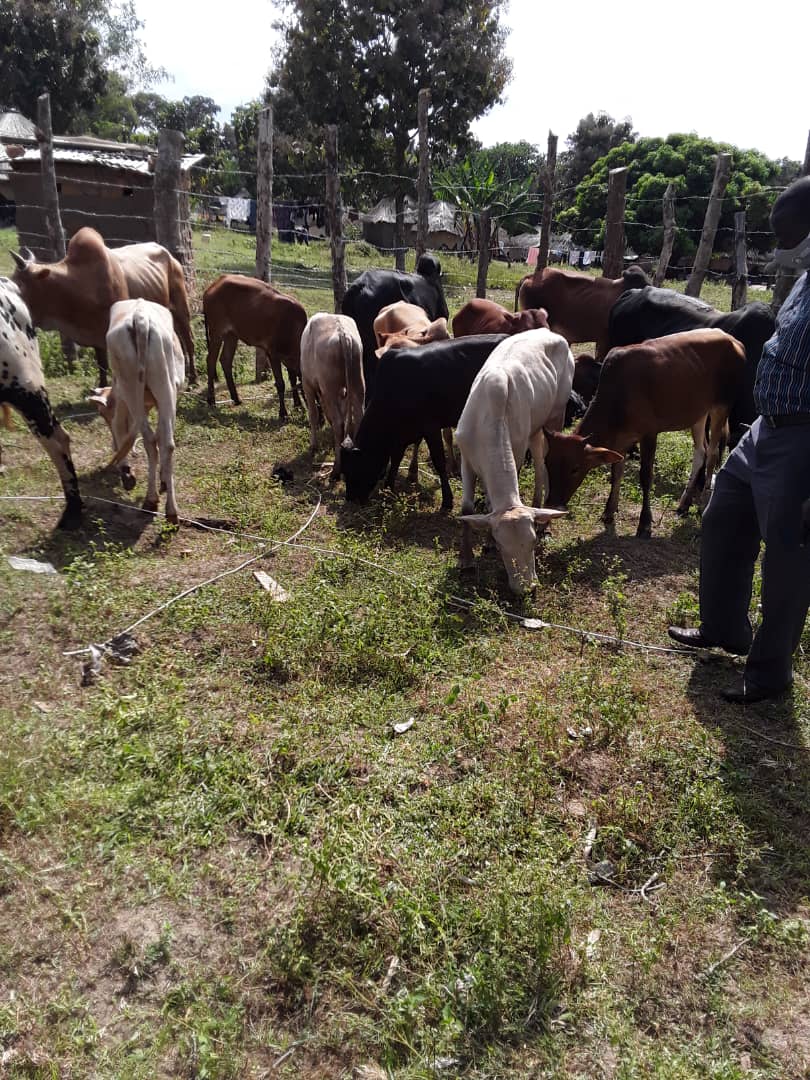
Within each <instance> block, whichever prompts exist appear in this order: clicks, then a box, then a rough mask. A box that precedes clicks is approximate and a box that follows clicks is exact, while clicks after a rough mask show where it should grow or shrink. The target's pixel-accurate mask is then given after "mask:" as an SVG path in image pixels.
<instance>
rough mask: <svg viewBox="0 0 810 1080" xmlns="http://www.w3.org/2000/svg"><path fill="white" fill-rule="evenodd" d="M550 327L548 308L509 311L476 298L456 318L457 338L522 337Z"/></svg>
mask: <svg viewBox="0 0 810 1080" xmlns="http://www.w3.org/2000/svg"><path fill="white" fill-rule="evenodd" d="M544 326H545V327H547V326H548V312H547V311H546V310H545V308H529V309H527V310H525V311H517V312H512V311H507V310H506V308H505V307H503V306H502V305H501V304H496V303H495V301H494V300H483V299H480V298H476V299H475V300H470V301H469V302H468V303H466V304H465V305H464V307H463V308H461V309H460V311H458V312H457V314H456V315H454V316H453V337H469V336H470V335H471V334H521V333H522V332H523V331H524V330H541V329H542V328H543V327H544Z"/></svg>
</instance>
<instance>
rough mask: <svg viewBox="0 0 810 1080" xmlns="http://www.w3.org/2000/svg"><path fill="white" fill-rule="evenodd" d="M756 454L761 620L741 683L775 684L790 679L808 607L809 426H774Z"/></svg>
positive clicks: (782, 684) (771, 687) (776, 687)
mask: <svg viewBox="0 0 810 1080" xmlns="http://www.w3.org/2000/svg"><path fill="white" fill-rule="evenodd" d="M758 457H759V458H760V460H761V467H760V468H758V469H757V471H756V475H755V477H754V482H753V491H754V498H755V501H756V505H757V511H758V513H759V519H760V525H761V528H762V533H763V536H764V538H765V554H764V556H763V559H762V622H761V624H760V627H759V629H758V630H757V633H756V636H755V637H754V643H753V645H752V646H751V651H750V653H749V655H748V660H747V662H746V665H745V683H746V687H754V688H759V689H764V690H780V689H782V688H784V687H787V686H789V685H790V683H791V681H792V679H793V653H794V652H795V651H796V648H797V647H798V644H799V641H800V639H801V636H802V630H803V629H804V622H805V619H806V617H807V611H808V607H810V547H802V546H801V516H802V514H801V508H802V502H803V501H804V500H805V499H806V498H807V497H808V496H810V429H808V428H807V427H804V426H802V427H797V428H788V429H783V430H780V431H778V432H774V433H773V435H771V436H770V438H769V439H768V441H767V442H766V443H764V444H762V443H761V444H760V447H759V455H758Z"/></svg>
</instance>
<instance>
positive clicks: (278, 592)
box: [253, 570, 290, 604]
mask: <svg viewBox="0 0 810 1080" xmlns="http://www.w3.org/2000/svg"><path fill="white" fill-rule="evenodd" d="M253 576H254V577H255V578H256V580H257V581H258V583H259V584H260V585H261V587H262V588H263V589H264V590H265V592H269V593H270V599H271V600H275V602H276V603H277V604H283V603H284V601H285V600H289V599H290V594H289V593H288V592H287V590H286V589H285V588H284V587H283V586H282V585H279V583H278V582H277V581H276V579H275V578H271V577H270V575H269V574H266V573H265V572H264V570H254V571H253Z"/></svg>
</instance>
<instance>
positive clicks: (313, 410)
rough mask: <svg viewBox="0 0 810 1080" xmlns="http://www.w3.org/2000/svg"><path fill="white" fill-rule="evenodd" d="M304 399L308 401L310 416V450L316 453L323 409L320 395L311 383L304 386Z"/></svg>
mask: <svg viewBox="0 0 810 1080" xmlns="http://www.w3.org/2000/svg"><path fill="white" fill-rule="evenodd" d="M304 401H306V403H307V416H308V417H309V452H310V453H311V454H314V453H315V451H316V450H317V449H318V428H319V427H320V419H321V409H320V406H319V404H318V395H317V393H316V391H315V387H314V386H312V385H311V383H307V384H306V385H305V386H304Z"/></svg>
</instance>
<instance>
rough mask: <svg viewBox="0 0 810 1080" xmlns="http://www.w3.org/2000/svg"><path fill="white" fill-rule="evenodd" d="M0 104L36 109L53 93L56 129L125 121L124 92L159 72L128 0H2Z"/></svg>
mask: <svg viewBox="0 0 810 1080" xmlns="http://www.w3.org/2000/svg"><path fill="white" fill-rule="evenodd" d="M0 26H2V27H3V33H2V36H0V103H2V104H3V105H4V106H6V107H11V108H16V109H19V110H20V112H22V113H24V114H25V115H26V116H29V117H33V116H35V115H36V101H37V98H38V97H39V95H40V94H42V93H43V92H44V91H46V90H47V91H49V92H50V95H51V116H52V118H53V126H54V131H55V132H57V133H60V132H71V131H82V130H88V129H90V128H92V126H93V122H94V120H97V122H98V123H99V124H100V125H102V126H104V125H108V126H110V127H111V129H112V130H117V128H119V127H122V126H123V127H126V124H127V118H126V117H127V114H128V111H129V110H128V109H127V107H126V106H125V105H124V103H123V101H122V98H123V97H124V96H125V95H126V93H127V92H130V91H131V89H132V87H133V86H134V85H138V84H144V85H147V84H148V83H149V82H150V81H152V80H154V79H155V78H158V77H159V76H160V75H162V74H163V72H162V71H160V70H159V69H156V68H152V67H150V66H149V64H148V63H147V61H146V56H145V53H144V50H143V46H142V44H141V41H140V38H139V36H138V35H139V31H140V28H141V26H142V23H141V22H140V20H139V19H138V17H137V15H136V12H135V5H134V2H133V0H119V2H118V3H109V2H107V0H0Z"/></svg>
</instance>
